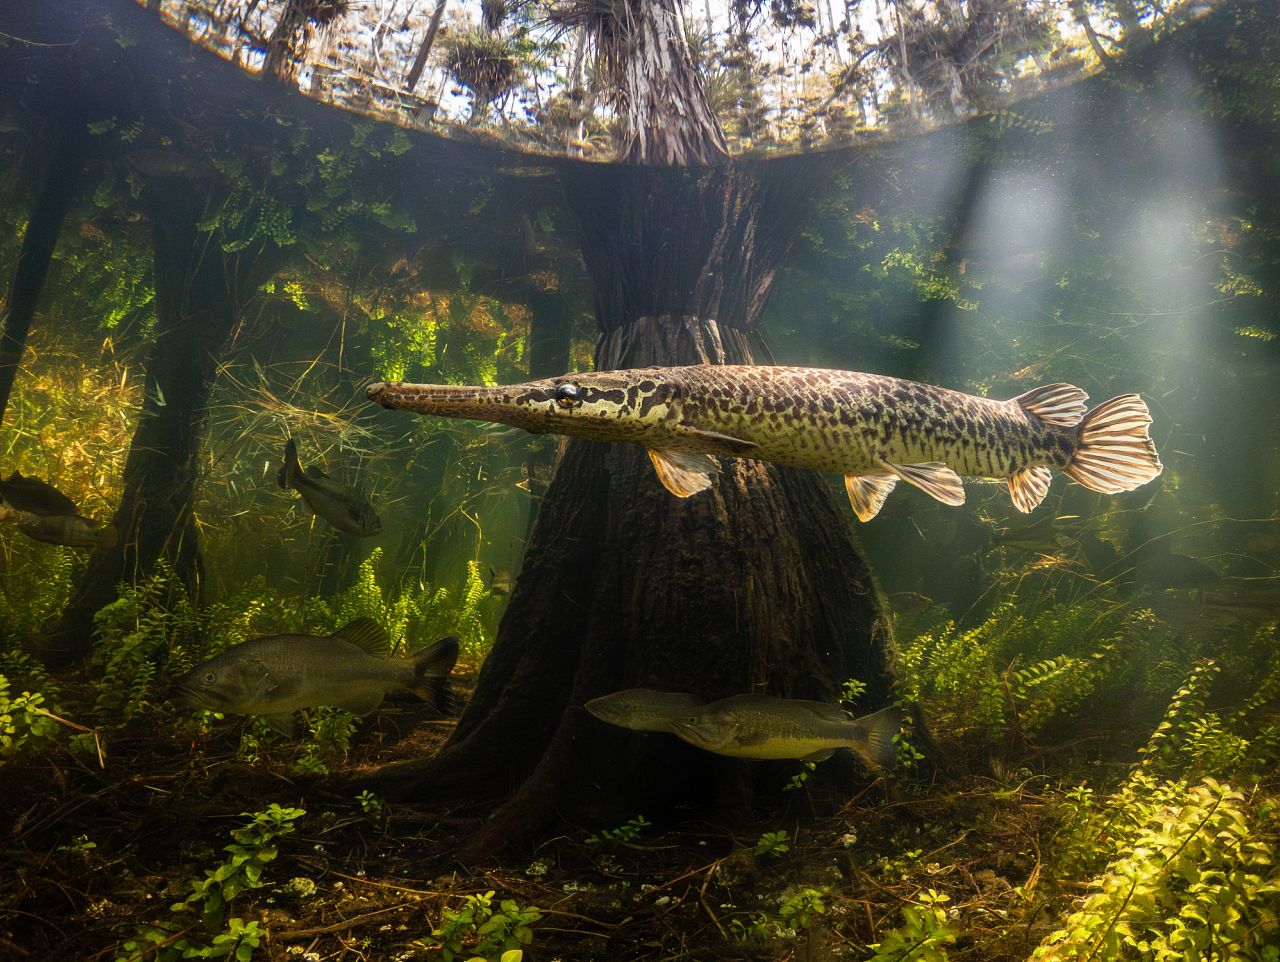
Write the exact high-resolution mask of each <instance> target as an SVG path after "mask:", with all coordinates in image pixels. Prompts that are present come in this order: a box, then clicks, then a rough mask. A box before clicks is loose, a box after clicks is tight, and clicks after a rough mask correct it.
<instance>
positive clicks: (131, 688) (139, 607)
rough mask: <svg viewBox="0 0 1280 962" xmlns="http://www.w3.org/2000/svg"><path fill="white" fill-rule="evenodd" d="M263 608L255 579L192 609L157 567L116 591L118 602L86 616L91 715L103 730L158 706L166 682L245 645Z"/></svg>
mask: <svg viewBox="0 0 1280 962" xmlns="http://www.w3.org/2000/svg"><path fill="white" fill-rule="evenodd" d="M265 609H266V598H265V588H264V586H263V583H262V582H261V580H255V581H251V582H250V583H249V584H248V585H246V586H245V587H244V588H242V589H241V591H240V592H239V593H238V594H237V595H235V596H233V597H232V598H230V599H228V600H227V601H225V602H220V603H217V604H212V605H207V606H205V607H203V608H197V607H196V606H195V605H193V604H192V602H191V599H190V598H189V597H188V595H187V592H186V589H185V588H184V587H183V586H182V584H181V582H180V580H179V579H178V577H177V575H176V574H175V572H174V570H173V568H172V566H171V565H169V564H168V562H166V561H163V560H161V561H159V562H158V563H157V565H156V568H155V571H154V572H153V573H152V574H151V576H150V577H148V578H147V579H146V580H144V581H142V582H140V583H139V584H137V585H123V586H121V589H120V595H119V597H118V598H117V599H116V600H115V601H113V602H112V603H111V604H109V605H107V606H105V607H104V608H102V609H101V610H99V611H98V613H97V614H96V615H95V616H94V627H95V629H96V632H97V635H98V643H97V646H96V648H95V651H94V663H95V665H96V666H98V667H99V668H100V669H101V678H100V680H99V683H98V686H97V698H96V700H95V702H94V709H93V710H94V714H95V715H96V716H97V717H98V718H99V719H100V721H101V723H102V724H103V725H104V726H105V727H107V728H118V727H120V726H122V725H124V724H126V723H127V722H128V721H130V720H131V719H132V718H133V717H134V716H136V715H137V714H138V713H139V712H140V711H142V710H143V708H144V706H146V705H147V704H149V703H151V702H152V701H159V700H161V699H162V698H163V695H164V689H165V687H166V686H167V684H168V682H169V681H170V680H171V679H173V678H176V677H178V676H180V675H182V674H183V673H185V672H186V671H188V670H189V669H190V668H192V667H194V666H195V665H196V664H197V663H198V662H200V661H202V660H203V659H205V658H208V657H210V656H211V655H214V654H217V653H218V652H219V651H222V650H223V649H225V648H228V647H230V646H231V645H234V644H238V643H240V642H242V641H244V640H246V639H247V638H248V637H249V636H250V635H251V634H252V633H253V623H254V621H255V620H256V619H257V618H258V617H259V616H260V615H261V614H262V613H263V611H264V610H265Z"/></svg>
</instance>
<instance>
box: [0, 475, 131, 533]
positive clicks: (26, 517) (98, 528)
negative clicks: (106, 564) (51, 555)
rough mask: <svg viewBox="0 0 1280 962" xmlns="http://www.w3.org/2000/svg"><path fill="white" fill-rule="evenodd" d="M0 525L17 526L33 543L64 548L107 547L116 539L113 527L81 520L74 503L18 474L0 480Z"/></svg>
mask: <svg viewBox="0 0 1280 962" xmlns="http://www.w3.org/2000/svg"><path fill="white" fill-rule="evenodd" d="M0 522H7V523H11V524H14V525H17V528H18V530H19V531H21V532H22V533H23V534H25V535H26V536H27V537H28V538H31V539H33V540H35V541H43V542H45V543H46V544H60V545H63V546H65V547H68V548H99V547H101V548H110V547H112V546H113V545H114V544H115V543H116V538H117V535H116V529H115V527H114V526H113V525H109V524H108V525H104V524H100V523H99V522H97V521H94V520H93V519H91V518H86V517H83V516H82V515H81V514H80V513H79V509H78V508H77V507H76V503H75V502H74V501H72V500H71V499H70V498H68V497H67V496H66V495H65V494H63V493H62V492H61V491H59V490H58V489H57V488H55V487H54V486H53V485H51V484H49V482H47V481H42V480H40V479H39V478H26V477H23V476H22V474H21V472H18V471H14V472H13V474H11V475H9V477H8V478H6V479H4V480H3V481H0Z"/></svg>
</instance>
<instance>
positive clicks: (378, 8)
mask: <svg viewBox="0 0 1280 962" xmlns="http://www.w3.org/2000/svg"><path fill="white" fill-rule="evenodd" d="M139 2H142V0H139ZM146 6H148V8H151V9H153V10H156V11H158V13H159V15H160V16H161V17H163V18H164V19H165V20H166V21H167V22H169V23H170V24H172V25H174V26H175V27H177V28H178V29H180V30H183V31H184V32H186V33H187V34H188V36H190V37H191V39H192V40H193V41H194V42H196V43H198V44H201V45H202V46H205V47H207V48H209V49H212V50H215V51H217V52H218V53H219V54H221V55H222V56H224V57H226V58H228V59H230V60H232V61H234V62H235V63H237V64H239V65H240V66H242V67H243V68H244V69H245V70H247V71H249V72H251V73H260V74H262V75H264V76H267V77H269V78H271V79H274V80H276V81H278V82H281V83H284V84H286V85H289V86H296V87H298V88H300V89H301V90H302V91H303V92H305V93H306V94H307V95H308V96H311V97H313V98H315V99H318V100H321V101H325V102H331V103H334V104H338V105H341V106H344V107H348V108H351V109H355V110H358V111H362V112H367V113H370V114H373V115H377V116H383V117H394V118H395V119H396V120H397V121H398V122H399V123H402V124H404V125H406V126H410V127H417V128H421V129H431V130H435V131H437V132H442V133H448V134H456V133H458V132H459V131H461V130H463V129H467V128H469V129H470V130H471V131H476V130H481V131H484V132H485V133H486V134H488V135H490V136H493V137H496V138H498V139H499V140H500V141H502V142H505V143H509V144H512V145H518V146H520V147H521V148H522V149H526V150H531V151H537V152H543V153H551V154H563V155H569V156H581V157H587V158H590V159H611V158H614V157H617V156H619V155H621V154H622V153H625V150H624V147H625V139H626V136H627V133H628V131H629V130H634V129H635V124H634V123H629V122H627V114H628V112H629V111H630V110H633V109H634V108H635V107H636V104H635V103H631V102H629V101H628V93H627V91H628V90H629V89H630V88H629V86H628V84H627V83H626V80H625V77H624V76H623V74H624V73H625V71H626V69H627V65H628V64H631V63H634V62H635V57H634V54H635V52H636V51H635V49H633V45H634V44H636V43H637V42H638V41H637V40H635V39H634V38H633V36H632V34H631V33H630V32H629V26H630V25H632V21H633V18H634V11H633V10H632V9H631V6H630V4H628V3H624V2H613V3H601V2H595V0H507V2H502V0H480V2H475V0H364V2H360V3H354V2H350V0H146ZM674 6H675V7H677V8H679V12H680V15H681V18H682V24H681V28H682V30H683V33H684V36H685V38H686V41H687V53H686V52H685V51H684V50H681V51H679V52H678V53H677V54H675V55H676V56H688V57H690V58H691V59H692V63H693V66H694V68H695V69H696V71H697V75H698V79H699V82H700V86H701V88H702V89H703V90H704V91H705V93H706V100H707V103H708V106H709V108H710V110H711V111H712V112H713V113H714V115H715V117H716V119H717V120H718V122H719V125H720V127H721V128H722V129H723V131H724V139H725V145H724V146H725V147H726V149H727V150H728V151H729V152H730V153H734V154H736V153H743V152H774V151H778V150H783V151H794V150H797V149H809V148H818V147H822V146H827V145H832V144H839V143H849V142H856V141H858V140H865V139H868V138H879V137H883V136H884V135H885V134H886V133H890V134H892V133H894V132H898V131H901V130H903V129H913V130H914V129H920V128H926V127H929V126H934V125H937V124H940V123H946V122H949V121H953V120H956V119H964V118H967V117H971V116H973V115H975V114H977V113H980V112H983V111H990V110H994V109H999V108H1001V107H1006V106H1008V105H1009V104H1011V103H1013V102H1015V101H1017V100H1019V99H1021V98H1023V97H1025V96H1028V95H1031V94H1034V93H1038V92H1043V91H1045V90H1047V89H1052V88H1053V87H1056V86H1059V85H1061V84H1064V83H1069V82H1072V81H1074V80H1078V79H1080V78H1081V77H1084V76H1088V75H1090V74H1092V73H1095V72H1097V71H1098V70H1101V69H1105V68H1106V67H1108V66H1109V65H1111V64H1112V63H1113V62H1114V60H1115V59H1116V58H1117V57H1118V56H1120V55H1122V54H1123V53H1125V52H1128V51H1131V50H1133V49H1136V48H1139V47H1142V46H1145V45H1146V44H1147V43H1149V42H1150V41H1151V40H1152V39H1154V38H1157V37H1159V36H1160V35H1162V34H1164V33H1166V32H1168V31H1169V30H1172V29H1174V28H1176V27H1177V26H1179V25H1181V24H1183V23H1185V22H1187V21H1188V20H1190V19H1195V18H1198V17H1200V16H1203V15H1204V14H1206V13H1208V12H1210V11H1211V9H1212V7H1213V6H1214V4H1213V3H1211V2H1205V0H1184V2H1172V3H1161V2H1158V0H1072V2H1071V3H1069V4H1053V3H1047V2H1043V0H970V2H961V0H842V2H840V0H811V2H810V0H770V2H768V3H766V2H764V0H702V2H701V3H699V2H687V3H681V4H675V5H674ZM653 53H654V55H655V56H661V57H669V56H672V54H671V52H670V51H667V52H660V51H657V50H654V51H653Z"/></svg>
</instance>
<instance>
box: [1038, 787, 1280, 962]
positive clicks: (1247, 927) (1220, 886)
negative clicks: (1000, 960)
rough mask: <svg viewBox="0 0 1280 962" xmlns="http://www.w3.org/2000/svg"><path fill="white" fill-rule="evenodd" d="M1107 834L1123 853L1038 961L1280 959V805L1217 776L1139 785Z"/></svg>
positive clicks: (1050, 940) (1246, 961) (1040, 952)
mask: <svg viewBox="0 0 1280 962" xmlns="http://www.w3.org/2000/svg"><path fill="white" fill-rule="evenodd" d="M1122 794H1124V795H1125V796H1126V797H1124V798H1123V799H1120V798H1117V799H1113V800H1112V802H1111V805H1112V807H1113V808H1118V807H1120V806H1122V805H1123V806H1127V807H1124V808H1122V809H1121V810H1119V811H1116V812H1114V814H1113V817H1112V819H1111V820H1110V821H1109V822H1107V824H1106V830H1107V831H1108V832H1109V833H1111V834H1112V835H1113V836H1114V837H1115V838H1117V839H1118V840H1120V839H1123V848H1124V853H1125V854H1123V855H1121V856H1120V857H1118V858H1117V859H1116V860H1115V861H1113V862H1112V863H1111V864H1109V865H1108V866H1107V868H1106V870H1105V871H1104V872H1103V873H1102V874H1101V875H1099V876H1097V877H1096V878H1094V879H1093V880H1091V881H1090V883H1089V887H1090V889H1091V890H1092V894H1090V895H1088V896H1087V897H1086V898H1084V899H1083V901H1082V903H1081V905H1080V907H1079V909H1077V910H1076V911H1075V912H1073V913H1072V914H1071V915H1070V916H1068V917H1067V918H1066V919H1064V920H1063V921H1062V924H1061V927H1060V928H1058V929H1056V930H1055V931H1054V932H1053V934H1052V935H1050V936H1049V937H1048V938H1047V939H1046V940H1045V941H1044V943H1043V944H1042V945H1041V946H1040V947H1039V948H1037V949H1036V950H1035V952H1034V953H1033V954H1032V956H1031V958H1032V959H1033V960H1034V962H1067V960H1082V962H1083V960H1086V959H1158V960H1178V962H1209V960H1215V959H1227V958H1230V959H1239V960H1242V962H1274V960H1275V959H1276V958H1277V957H1278V956H1280V948H1278V946H1280V941H1278V940H1280V917H1278V916H1277V909H1276V906H1277V905H1280V870H1278V869H1277V866H1276V857H1277V848H1276V843H1275V840H1276V837H1277V828H1280V826H1278V825H1277V818H1276V811H1277V804H1280V797H1275V796H1271V797H1267V796H1262V797H1259V796H1258V794H1257V792H1256V790H1250V791H1248V792H1243V791H1240V790H1239V789H1237V788H1233V787H1232V786H1231V785H1229V784H1225V783H1220V782H1218V781H1217V780H1215V779H1213V778H1207V777H1206V778H1205V779H1203V780H1202V781H1201V782H1199V783H1198V784H1188V783H1187V782H1185V781H1170V782H1155V781H1154V780H1145V781H1144V780H1141V779H1139V780H1137V781H1134V782H1132V783H1130V784H1128V785H1127V786H1126V790H1124V791H1122Z"/></svg>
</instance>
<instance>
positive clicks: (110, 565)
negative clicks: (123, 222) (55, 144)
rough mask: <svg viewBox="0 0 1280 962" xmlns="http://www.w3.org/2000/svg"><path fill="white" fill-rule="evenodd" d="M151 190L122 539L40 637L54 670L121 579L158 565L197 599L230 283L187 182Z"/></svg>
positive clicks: (96, 561)
mask: <svg viewBox="0 0 1280 962" xmlns="http://www.w3.org/2000/svg"><path fill="white" fill-rule="evenodd" d="M149 192H150V196H149V197H148V201H149V206H150V213H151V218H152V229H153V237H154V249H155V286H156V331H155V343H154V344H153V346H152V348H151V353H150V356H149V358H148V360H147V383H146V394H145V397H144V399H143V402H142V410H141V412H140V414H139V417H138V425H137V428H136V429H135V431H134V435H133V441H132V443H131V445H130V447H129V455H128V458H127V460H126V461H125V467H124V490H123V494H122V495H121V499H120V505H119V507H118V509H117V510H116V514H115V517H114V519H113V522H112V523H113V524H114V526H115V528H116V531H117V534H118V540H117V543H116V544H115V545H114V546H113V547H111V548H99V549H96V550H95V551H94V552H93V553H92V554H91V555H90V556H89V563H88V566H87V567H86V570H85V573H84V576H83V577H82V579H81V581H80V583H79V584H78V585H77V587H76V590H75V592H74V593H73V595H72V598H71V600H70V602H69V603H68V605H67V609H66V611H64V612H63V616H62V619H61V621H60V622H59V624H58V625H57V627H56V628H55V629H54V630H53V631H52V632H51V633H50V634H48V635H47V636H45V637H44V638H42V639H40V640H38V642H37V649H38V652H39V654H40V655H41V657H42V658H43V659H44V660H45V661H46V662H47V663H48V664H50V665H53V666H61V665H66V664H68V663H70V662H72V661H75V660H77V659H79V658H82V657H83V656H85V655H86V654H88V653H89V651H90V649H91V647H92V629H93V616H94V614H95V613H96V612H97V611H98V610H99V609H100V608H101V607H102V606H103V605H105V604H108V603H109V602H111V601H113V600H115V598H116V592H117V588H118V586H119V584H120V583H121V582H122V581H124V582H134V581H137V580H138V579H141V578H145V577H147V576H148V575H149V574H150V573H151V572H152V571H153V569H154V566H155V564H156V562H157V561H158V560H159V559H161V558H164V559H166V560H167V561H169V563H170V564H172V565H173V568H174V570H175V572H176V573H177V575H178V577H179V579H180V580H181V582H182V583H183V584H184V585H185V586H186V588H187V590H188V591H190V592H192V593H193V594H194V593H195V592H196V591H197V590H198V587H199V580H200V554H199V546H198V540H197V535H196V526H195V523H194V518H193V508H194V503H195V491H196V482H197V479H198V474H199V457H200V447H201V444H202V443H203V441H204V435H205V425H206V420H207V415H208V403H209V395H210V392H211V391H212V389H213V385H214V381H215V379H216V375H217V369H218V363H219V360H220V358H221V355H222V350H223V346H224V344H225V343H226V341H227V338H228V337H229V336H230V334H231V333H232V331H233V330H234V328H235V326H236V323H237V320H238V316H239V314H238V305H237V300H236V296H235V287H236V284H235V281H234V279H233V278H232V277H231V276H230V275H229V272H228V266H227V265H228V260H227V257H226V256H225V255H224V254H223V252H222V250H221V248H220V246H219V244H218V242H217V240H216V239H211V237H210V235H209V234H206V233H202V232H200V231H198V230H197V229H196V224H197V222H198V220H199V219H200V217H201V216H202V215H203V209H204V198H203V196H196V193H195V192H193V191H192V190H191V186H190V184H187V183H185V182H183V183H181V184H180V185H178V186H171V187H165V188H164V189H159V188H149ZM261 266H263V265H259V267H261ZM256 273H257V271H256V270H255V274H256ZM263 279H265V278H263ZM246 287H247V288H248V289H252V287H248V285H247V284H246Z"/></svg>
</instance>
